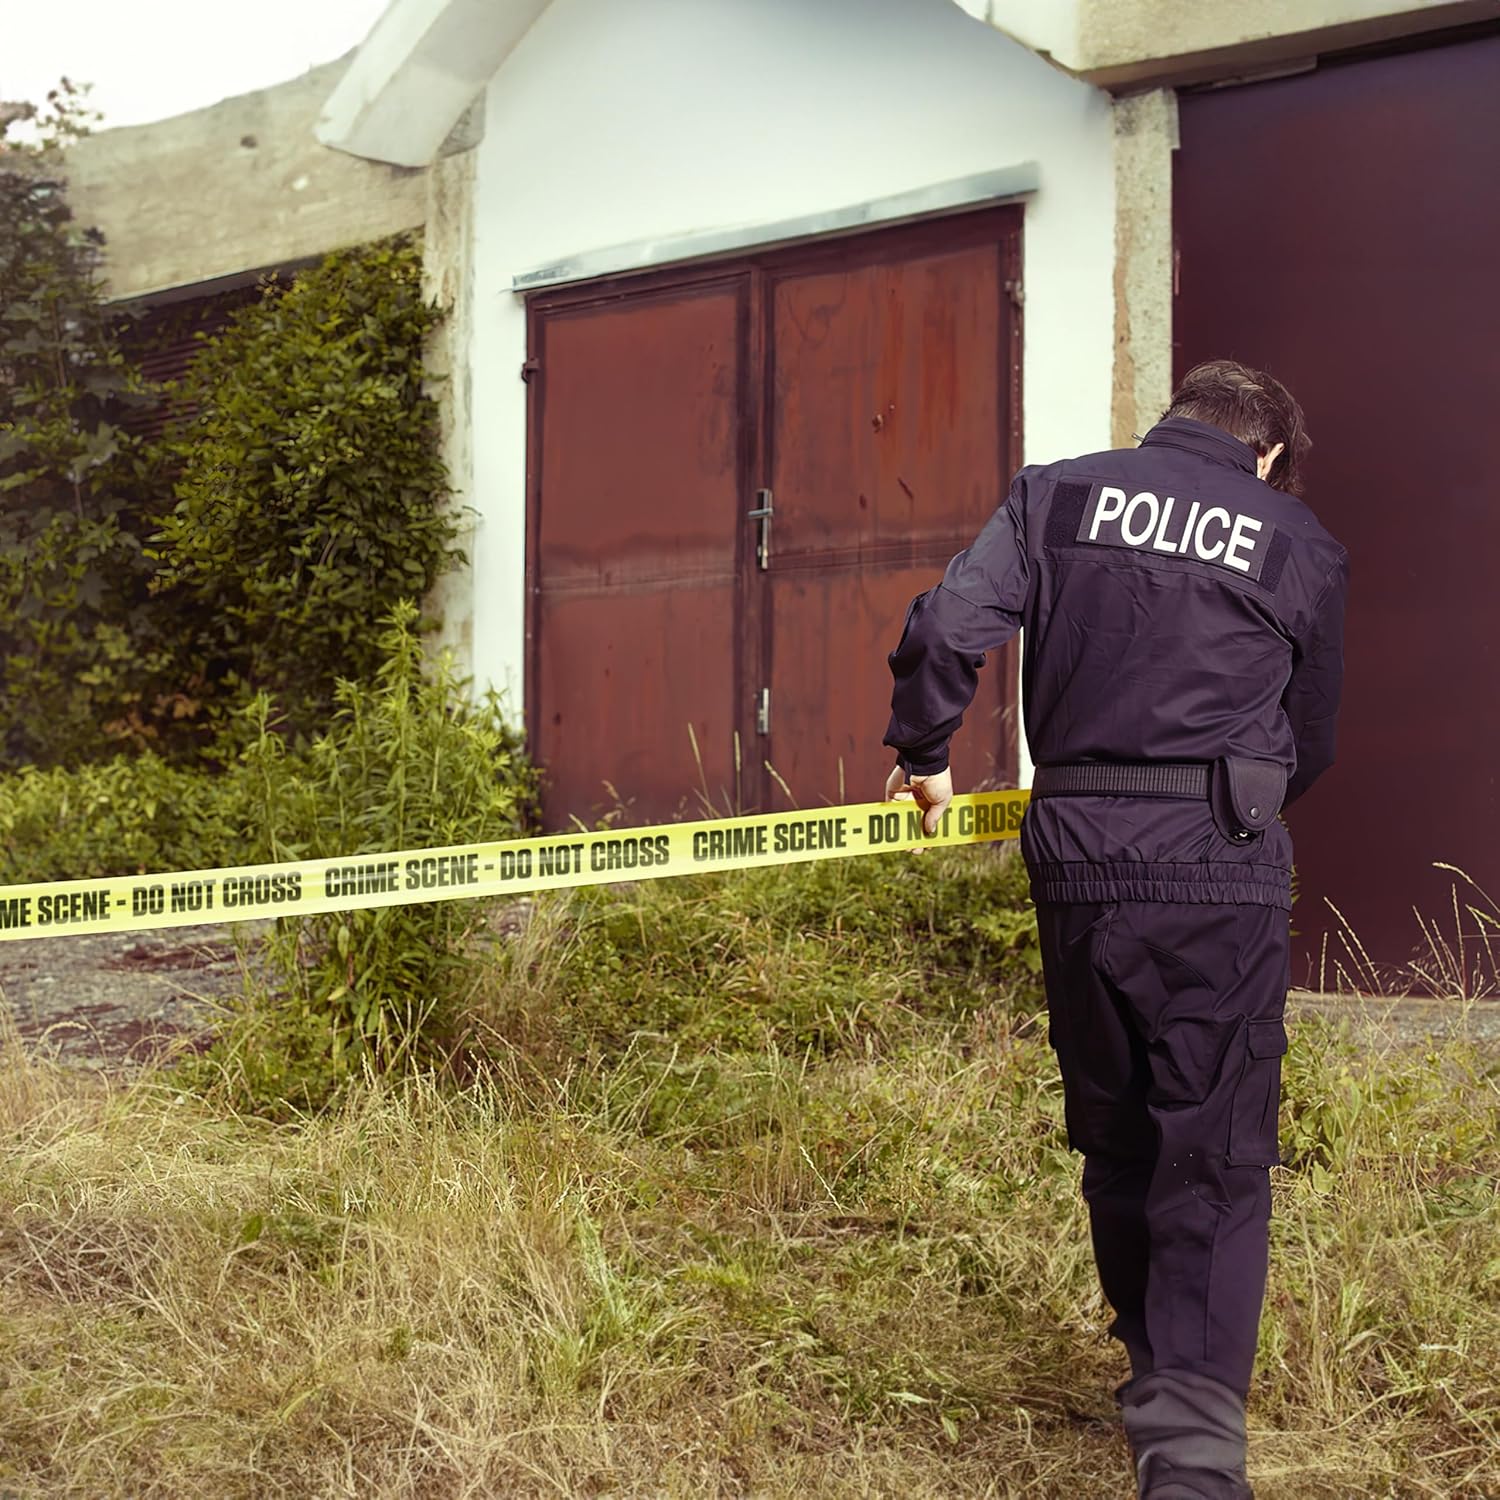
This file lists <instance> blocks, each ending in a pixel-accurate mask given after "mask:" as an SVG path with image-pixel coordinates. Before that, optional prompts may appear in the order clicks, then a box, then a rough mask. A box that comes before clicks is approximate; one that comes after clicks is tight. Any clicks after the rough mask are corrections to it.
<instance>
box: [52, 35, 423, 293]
mask: <svg viewBox="0 0 1500 1500" xmlns="http://www.w3.org/2000/svg"><path fill="white" fill-rule="evenodd" d="M347 66H348V59H347V58H342V59H340V60H339V61H337V62H333V63H328V64H326V65H325V66H323V67H320V68H314V69H312V70H311V71H310V72H308V73H305V74H304V75H303V76H302V77H300V78H295V79H293V80H292V81H291V82H289V83H283V84H278V85H276V86H275V87H274V88H269V89H262V90H260V91H258V92H256V93H253V94H242V95H240V96H238V97H237V98H233V99H225V100H223V101H222V102H220V103H218V104H214V105H211V106H209V108H207V109H199V110H194V111H192V112H191V113H190V114H185V115H176V116H174V117H173V118H171V119H168V120H159V121H155V122H153V123H152V124H149V125H133V126H126V127H122V128H121V129H118V130H104V131H101V132H100V133H99V134H98V135H95V136H91V137H90V138H89V139H87V140H85V141H82V142H80V143H79V145H78V146H77V147H76V148H75V149H74V151H73V152H72V155H71V158H70V161H69V176H70V193H71V196H72V200H73V209H74V212H75V214H76V215H77V216H78V219H79V222H80V223H83V224H92V225H97V226H98V227H99V228H100V229H102V230H103V231H104V234H105V236H106V241H107V243H106V247H105V275H106V278H107V280H108V283H109V292H110V295H111V296H112V297H113V298H116V299H120V300H123V299H128V298H133V297H140V296H143V295H145V294H147V293H153V292H162V291H166V290H170V289H172V288H175V287H184V286H191V285H194V284H196V283H200V282H209V281H214V280H216V279H218V278H221V277H226V276H234V275H239V274H242V273H244V272H246V271H253V270H258V269H260V268H262V267H265V266H273V265H285V264H288V263H294V262H297V261H302V260H307V259H309V258H311V257H313V256H317V255H322V254H324V253H326V252H327V251H329V250H334V249H338V248H340V247H342V246H345V245H355V244H360V243H363V242H365V241H369V240H373V239H378V238H380V237H381V236H383V235H388V234H394V233H396V232H398V231H400V230H405V229H415V228H417V227H419V226H420V225H421V224H422V222H423V220H424V219H425V217H426V214H427V192H428V185H427V176H428V173H427V171H426V170H425V169H412V168H407V167H393V166H389V165H386V164H384V163H381V162H371V161H364V160H361V159H359V158H357V157H352V156H348V155H345V154H344V153H342V152H338V151H331V150H329V149H328V148H327V147H325V146H321V145H319V144H318V141H317V138H316V136H315V135H314V133H313V131H314V126H315V125H316V123H317V119H318V115H319V114H320V112H321V111H322V108H323V105H324V103H325V101H326V100H327V98H328V95H329V94H330V92H331V91H332V90H333V88H334V86H335V84H336V83H337V82H338V80H339V78H340V77H341V76H342V74H343V72H344V70H345V69H346V68H347Z"/></svg>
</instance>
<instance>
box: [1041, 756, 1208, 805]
mask: <svg viewBox="0 0 1500 1500" xmlns="http://www.w3.org/2000/svg"><path fill="white" fill-rule="evenodd" d="M1031 795H1032V796H1033V797H1189V798H1193V799H1195V800H1197V801H1203V800H1205V799H1206V798H1207V797H1208V767H1207V766H1206V765H1201V764H1199V765H1177V764H1173V763H1171V762H1168V761H1118V760H1087V761H1076V762H1074V763H1073V764H1072V765H1065V766H1038V767H1037V768H1036V774H1035V778H1034V779H1033V781H1032V783H1031Z"/></svg>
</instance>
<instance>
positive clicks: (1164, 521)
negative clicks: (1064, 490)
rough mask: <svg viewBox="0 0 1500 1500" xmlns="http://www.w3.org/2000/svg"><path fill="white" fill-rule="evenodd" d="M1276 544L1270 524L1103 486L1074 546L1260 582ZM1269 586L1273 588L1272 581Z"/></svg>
mask: <svg viewBox="0 0 1500 1500" xmlns="http://www.w3.org/2000/svg"><path fill="white" fill-rule="evenodd" d="M1275 538H1276V528H1275V527H1274V526H1272V525H1271V524H1270V523H1269V522H1266V521H1261V520H1258V519H1257V518H1256V517H1255V516H1249V515H1245V514H1244V513H1243V512H1237V511H1229V510H1226V509H1225V508H1224V507H1223V506H1222V505H1203V504H1201V503H1200V502H1198V501H1197V500H1183V499H1180V498H1179V497H1177V496H1175V495H1156V494H1153V493H1152V491H1150V490H1140V491H1138V492H1137V493H1136V494H1133V495H1132V494H1127V493H1126V491H1124V490H1122V489H1120V488H1119V487H1118V486H1116V485H1112V484H1103V485H1097V486H1095V487H1093V488H1092V489H1091V491H1090V493H1089V499H1088V503H1087V504H1086V505H1085V506H1084V507H1083V517H1082V519H1081V520H1080V521H1079V523H1078V531H1077V534H1076V535H1075V536H1074V538H1073V540H1074V541H1075V542H1087V543H1092V544H1093V545H1094V546H1098V547H1129V548H1131V549H1132V550H1134V551H1136V552H1152V553H1156V554H1158V555H1161V556H1164V557H1185V558H1189V559H1191V560H1192V561H1193V562H1200V563H1208V564H1210V565H1211V566H1213V567H1216V568H1224V569H1225V570H1227V571H1228V572H1231V573H1234V574H1236V575H1237V576H1239V577H1241V578H1249V579H1252V580H1254V581H1256V582H1260V581H1261V573H1262V571H1263V570H1264V569H1265V566H1266V559H1267V557H1268V556H1269V555H1270V553H1271V551H1272V543H1273V541H1274V540H1275ZM1276 571H1277V572H1280V569H1279V568H1278V569H1277V570H1276ZM1268 586H1269V587H1274V586H1275V582H1274V580H1268Z"/></svg>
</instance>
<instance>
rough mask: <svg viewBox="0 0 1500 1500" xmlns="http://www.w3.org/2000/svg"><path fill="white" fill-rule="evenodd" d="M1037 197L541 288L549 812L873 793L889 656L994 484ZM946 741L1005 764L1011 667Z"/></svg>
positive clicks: (534, 590) (1011, 764)
mask: <svg viewBox="0 0 1500 1500" xmlns="http://www.w3.org/2000/svg"><path fill="white" fill-rule="evenodd" d="M1019 237H1020V213H1019V210H1015V209H995V210H989V211H986V212H984V213H978V214H972V215H967V216H964V217H962V218H957V219H944V220H941V221H937V222H932V223H926V224H922V225H916V226H905V227H903V228H900V229H894V230H886V231H881V232H877V233H872V234H868V235H863V236H859V237H855V238H849V239H841V240H838V241H835V242H830V243H824V244H818V245H811V246H805V247H799V248H794V249H789V250H781V251H777V252H773V253H768V254H764V255H758V256H755V257H747V258H745V259H744V260H740V261H736V262H734V263H731V264H724V263H718V264H715V265H713V266H708V267H697V268H691V269H686V270H678V271H674V272H670V273H657V274H652V275H649V276H644V277H636V278H628V279H626V278H622V279H620V280H618V281H614V282H610V283H606V284H594V285H591V286H589V287H584V288H578V289H571V290H568V291H560V292H555V293H551V294H546V295H543V296H538V297H536V298H534V299H533V301H532V303H531V306H530V349H529V359H528V363H527V369H528V373H529V375H530V387H529V389H530V431H529V462H528V470H529V503H528V566H527V584H528V595H529V599H528V612H527V628H528V676H527V709H528V712H527V719H528V725H529V735H530V743H531V748H532V751H533V754H534V755H536V756H537V758H538V759H539V760H540V761H541V762H542V764H543V765H544V767H545V769H546V772H547V790H546V814H547V819H548V822H549V824H552V825H559V824H561V823H563V822H565V821H566V820H567V819H568V818H569V817H570V816H577V817H580V818H583V819H585V820H591V819H594V818H597V817H598V816H599V815H600V814H601V812H603V811H606V810H608V809H609V808H611V807H613V806H615V805H617V804H618V805H623V806H624V807H625V808H626V809H627V815H628V819H629V821H632V822H645V821H651V820H657V819H666V818H672V817H679V816H684V815H704V814H706V813H709V812H714V813H722V812H726V811H729V810H731V809H745V810H750V809H756V808H775V807H782V806H786V805H788V803H789V802H795V803H796V804H797V805H801V806H814V805H817V804H820V803H827V802H835V801H842V800H865V799H867V798H872V797H876V796H878V795H879V792H880V787H881V785H882V783H883V781H884V777H885V774H886V771H887V769H888V768H889V765H890V763H891V756H890V753H889V752H888V751H885V750H883V749H882V748H881V745H880V739H881V735H882V733H883V731H884V728H885V723H886V719H887V717H888V702H889V694H890V678H889V671H888V669H887V667H886V663H885V657H886V653H887V652H888V651H889V650H890V648H891V647H892V646H893V645H894V644H895V642H896V639H897V637H898V635H899V633H900V630H901V624H902V619H903V615H904V612H905V609H906V606H907V603H908V602H909V600H910V599H911V597H912V596H913V595H914V594H916V593H918V592H919V591H921V590H922V589H924V588H928V587H930V586H931V585H932V584H933V583H934V582H936V580H937V578H938V577H939V576H940V574H941V570H942V568H943V567H944V565H945V564H946V563H947V561H948V559H949V557H951V556H952V554H953V553H954V552H955V551H957V550H958V549H959V548H961V547H963V546H965V545H966V544H967V543H968V542H969V541H970V540H971V539H972V537H973V535H974V534H975V532H977V530H978V529H979V527H980V526H981V525H982V524H983V523H984V521H985V520H986V519H987V518H988V516H989V515H990V513H991V512H992V511H993V510H994V509H995V507H996V506H997V505H999V504H1000V503H1001V502H1002V501H1003V499H1004V496H1005V491H1006V486H1007V483H1008V480H1009V476H1010V473H1011V472H1012V470H1013V468H1014V466H1015V463H1016V459H1017V434H1018V428H1019V422H1020V403H1019V375H1018V361H1019V338H1018V327H1017V318H1016V307H1017V305H1018V302H1019V298H1018V295H1017V293H1018V279H1017V278H1018V269H1017V268H1018V265H1019ZM984 675H985V679H986V680H985V682H984V685H983V688H982V691H981V696H980V698H979V699H978V700H976V703H975V705H974V708H973V709H972V710H971V712H970V715H969V721H968V723H966V725H965V727H964V729H963V731H962V732H961V734H960V736H959V738H958V740H957V741H956V742H955V748H954V757H955V764H956V767H957V769H958V773H959V775H960V777H961V779H962V780H963V782H964V784H965V785H966V786H970V787H972V786H977V785H980V784H983V783H992V784H993V783H999V784H1006V783H1010V782H1012V781H1013V778H1014V774H1015V756H1016V717H1015V671H1014V663H1013V661H1012V660H1011V657H1010V651H1009V649H1008V650H1007V651H1006V652H1004V653H1001V656H1000V659H998V660H996V661H994V662H992V663H991V667H990V670H989V671H988V672H987V673H985V674H984Z"/></svg>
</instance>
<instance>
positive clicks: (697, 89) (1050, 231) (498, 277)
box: [473, 0, 1116, 705]
mask: <svg viewBox="0 0 1500 1500" xmlns="http://www.w3.org/2000/svg"><path fill="white" fill-rule="evenodd" d="M486 116H487V124H486V133H485V138H484V141H483V143H482V145H481V146H480V147H479V153H478V154H479V163H478V173H479V175H478V186H477V205H476V219H475V233H476V240H475V312H474V316H475V333H474V345H473V350H474V385H473V400H474V439H473V454H474V482H473V497H474V503H475V505H476V506H477V507H478V509H479V511H480V521H479V528H478V531H477V534H476V536H475V540H474V558H475V572H476V575H477V576H478V577H479V578H482V579H483V587H482V588H481V589H478V590H476V592H475V598H474V621H473V641H474V653H475V656H474V664H475V667H476V671H477V673H478V675H479V676H480V677H481V679H482V680H486V681H489V682H491V683H493V684H494V685H496V686H498V687H501V688H503V689H504V690H506V691H507V692H508V694H509V695H510V699H511V702H512V704H513V705H519V704H520V701H521V690H522V683H523V660H524V658H523V650H524V619H525V615H524V585H525V551H524V548H525V500H526V429H525V414H526V388H525V386H524V384H523V383H522V381H521V380H520V378H519V372H520V367H521V363H522V360H523V359H524V358H525V355H526V325H525V307H524V303H523V301H522V299H521V298H519V297H518V296H517V295H516V294H515V293H514V292H513V291H512V289H511V281H512V278H513V277H514V276H516V275H517V274H520V273H525V272H528V271H532V270H534V269H536V268H538V267H542V266H546V265H550V264H552V263H554V262H558V261H563V260H567V259H568V258H570V257H573V256H576V255H578V254H580V253H584V252H589V251H592V250H597V249H600V248H602V247H607V246H612V245H620V244H626V243H630V242H635V241H643V240H655V239H662V238H668V237H672V236H679V235H686V234H690V233H694V232H704V231H709V230H712V229H715V228H718V227H722V226H726V225H735V224H740V225H744V224H757V223H774V222H777V221H780V220H784V219H790V218H796V217H799V216H811V215H816V214H819V213H823V212H826V211H828V210H830V209H834V208H837V207H840V206H843V205H847V204H851V203H859V202H864V201H868V200H871V199H878V198H883V197H888V196H892V195H895V194H899V193H903V192H908V191H912V190H916V189H919V188H922V187H924V186H927V185H930V184H934V183H941V182H945V181H948V180H950V179H953V178H958V177H963V176H966V175H970V174H976V173H981V172H988V171H993V170H996V169H1000V168H1004V167H1007V166H1010V165H1014V164H1017V163H1023V162H1036V163H1038V164H1039V166H1040V181H1041V187H1040V190H1039V191H1038V192H1037V193H1036V194H1035V195H1033V196H1032V197H1030V198H1029V199H1028V200H1027V203H1026V220H1025V230H1024V249H1025V299H1026V300H1025V312H1024V328H1025V367H1024V379H1023V401H1024V421H1025V450H1026V455H1027V458H1028V460H1051V459H1054V458H1057V457H1059V456H1060V455H1063V454H1067V453H1073V452H1081V451H1088V450H1089V449H1093V448H1099V447H1103V446H1106V445H1107V444H1108V442H1109V437H1110V415H1111V400H1112V395H1111V392H1112V379H1113V373H1112V372H1113V343H1114V249H1115V237H1116V225H1115V203H1114V168H1113V135H1112V121H1111V111H1110V106H1109V101H1108V99H1107V98H1106V97H1105V96H1104V95H1102V94H1100V93H1098V92H1097V91H1096V90H1093V89H1091V88H1089V87H1088V86H1086V85H1084V84H1081V83H1079V82H1077V81H1075V80H1073V79H1070V78H1068V77H1066V76H1064V75H1063V74H1062V73H1060V72H1058V71H1057V70H1056V69H1054V68H1052V67H1049V66H1048V65H1047V64H1046V63H1045V62H1043V61H1041V60H1040V59H1038V58H1037V57H1036V56H1035V55H1034V54H1032V53H1030V52H1028V51H1027V50H1026V49H1024V48H1022V47H1020V46H1018V45H1017V44H1016V43H1014V42H1012V41H1010V40H1009V39H1007V38H1005V37H1003V36H1001V35H999V34H998V33H997V32H995V31H994V30H992V29H989V28H987V27H984V26H981V25H976V24H975V23H974V22H973V21H972V20H970V19H969V18H968V17H966V16H964V15H963V14H962V13H961V12H960V11H959V10H958V9H957V8H956V7H955V6H954V5H953V4H952V3H951V0H819V3H818V4H817V5H808V4H806V3H805V0H757V3H755V4H746V3H745V0H632V3H631V4H630V5H629V6H628V7H627V6H621V5H618V4H614V3H609V0H553V3H552V4H551V6H550V7H549V8H548V9H547V10H546V12H544V13H543V15H542V16H541V18H540V19H539V20H538V21H537V23H536V25H535V26H534V27H533V28H532V30H531V31H530V33H529V34H528V35H527V36H526V38H525V40H524V41H523V42H522V43H521V45H520V46H519V47H518V48H517V49H516V51H515V52H514V53H513V54H512V56H511V57H510V59H509V60H508V62H507V63H506V64H505V66H504V67H503V68H502V69H501V70H500V72H499V73H498V74H497V76H496V78H495V79H494V81H493V83H492V84H491V86H490V90H489V94H488V98H487V101H486Z"/></svg>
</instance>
